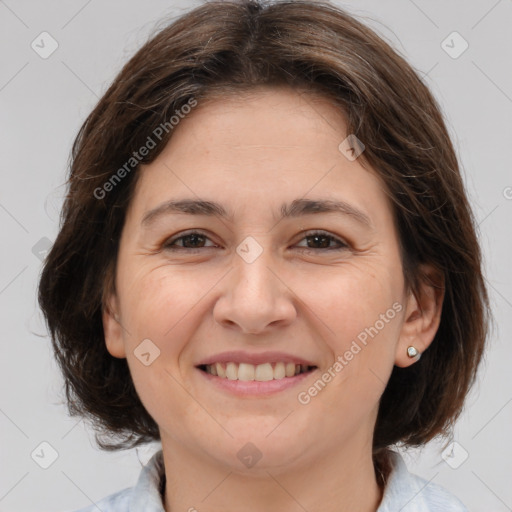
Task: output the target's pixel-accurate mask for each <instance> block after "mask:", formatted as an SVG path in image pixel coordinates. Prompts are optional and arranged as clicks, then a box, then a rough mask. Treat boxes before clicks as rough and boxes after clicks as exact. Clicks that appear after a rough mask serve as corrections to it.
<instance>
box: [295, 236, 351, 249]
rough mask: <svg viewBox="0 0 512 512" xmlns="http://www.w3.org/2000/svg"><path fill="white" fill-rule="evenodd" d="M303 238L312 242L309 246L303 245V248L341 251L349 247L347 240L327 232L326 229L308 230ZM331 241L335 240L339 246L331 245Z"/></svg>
mask: <svg viewBox="0 0 512 512" xmlns="http://www.w3.org/2000/svg"><path fill="white" fill-rule="evenodd" d="M302 240H307V241H308V242H311V243H312V245H313V246H312V245H309V244H308V246H307V247H303V249H306V250H307V249H312V250H313V251H318V250H320V251H321V250H324V251H333V250H334V251H339V250H343V249H348V247H349V246H348V244H346V243H345V242H343V241H342V240H340V239H339V238H337V237H335V236H333V235H330V234H329V233H327V232H325V231H313V232H308V233H307V234H306V235H305V236H304V238H303V239H302ZM308 242H306V243H308ZM331 242H335V243H336V244H338V246H337V247H336V246H335V247H329V244H330V243H331ZM314 245H319V246H320V247H314Z"/></svg>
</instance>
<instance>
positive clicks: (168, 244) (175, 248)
mask: <svg viewBox="0 0 512 512" xmlns="http://www.w3.org/2000/svg"><path fill="white" fill-rule="evenodd" d="M193 235H199V236H202V237H205V238H206V239H209V237H208V236H207V235H206V234H204V233H202V232H200V231H190V232H188V233H185V234H182V235H180V236H179V237H176V238H172V239H170V240H168V241H166V242H165V243H164V246H163V248H164V249H166V250H168V251H187V252H189V253H193V254H194V253H197V252H199V251H201V249H211V248H213V247H198V248H189V247H180V246H173V245H172V244H174V243H175V242H176V241H178V240H183V239H185V238H188V237H190V236H193ZM314 236H323V237H325V238H328V239H329V242H332V241H333V242H336V243H338V244H339V247H324V248H319V249H315V248H312V247H302V248H300V249H299V250H301V251H302V252H306V251H342V250H346V249H348V248H349V245H348V244H347V243H345V242H344V241H343V240H341V239H339V238H338V237H335V236H333V235H331V234H329V233H328V232H326V231H321V230H313V231H307V232H306V234H305V235H304V236H303V238H302V239H301V240H300V241H302V240H304V239H306V238H310V237H314Z"/></svg>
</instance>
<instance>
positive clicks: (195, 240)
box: [164, 231, 215, 252]
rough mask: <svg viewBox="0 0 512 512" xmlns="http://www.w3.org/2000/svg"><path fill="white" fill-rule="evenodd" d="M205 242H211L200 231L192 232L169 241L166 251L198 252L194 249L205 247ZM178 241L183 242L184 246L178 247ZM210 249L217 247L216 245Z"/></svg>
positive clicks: (166, 244)
mask: <svg viewBox="0 0 512 512" xmlns="http://www.w3.org/2000/svg"><path fill="white" fill-rule="evenodd" d="M205 240H209V238H208V237H207V236H206V235H205V234H203V233H201V232H199V231H191V232H189V233H186V234H184V235H181V236H179V237H176V238H174V239H171V240H168V241H167V242H165V244H164V249H168V250H171V251H173V250H181V249H183V250H189V252H197V251H194V249H199V248H201V247H203V246H202V245H201V244H203V243H204V242H205ZM178 241H182V243H183V245H176V242H178ZM210 247H215V245H214V246H210Z"/></svg>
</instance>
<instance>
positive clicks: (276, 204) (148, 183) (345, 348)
mask: <svg viewBox="0 0 512 512" xmlns="http://www.w3.org/2000/svg"><path fill="white" fill-rule="evenodd" d="M173 131H174V133H173V136H172V139H171V141H170V143H169V144H168V145H167V147H166V148H165V150H164V151H163V152H162V153H161V154H160V155H159V156H158V158H157V159H156V160H155V161H153V162H152V163H151V164H150V165H147V166H144V167H143V168H142V170H141V173H142V174H141V176H140V181H139V182H138V183H137V187H136V191H135V195H134V197H133V199H132V202H131V205H130V208H129V211H128V213H127V217H126V221H125V225H124V229H123V232H122V236H121V241H120V250H119V256H118V265H117V274H116V295H115V296H112V297H111V308H112V311H114V312H115V313H116V315H117V316H118V319H119V323H118V322H117V321H115V320H114V319H113V316H111V314H110V313H109V312H105V313H104V326H105V333H106V341H107V346H108V349H109V351H110V353H111V354H112V355H114V356H116V357H126V358H127V361H128V364H129V368H130V371H131V375H132V378H133V380H134V383H135V386H136V389H137V392H138V394H139V396H140V398H141V400H142V402H143V404H144V406H145V407H146V409H147V410H148V412H149V413H150V414H151V416H152V417H153V418H154V419H155V421H156V422H157V423H158V425H159V428H160V433H161V437H162V443H163V446H164V450H165V449H166V447H168V448H169V449H170V450H171V449H172V450H173V451H174V453H178V452H179V453H183V454H185V453H186V454H187V456H188V457H189V458H191V459H192V458H194V457H196V458H197V459H198V460H200V459H202V460H203V461H205V462H210V463H214V464H222V465H225V466H227V467H229V468H231V469H234V468H235V469H236V470H237V471H242V470H247V471H249V470H250V469H249V468H250V467H251V466H252V464H254V463H255V462H256V461H257V465H256V468H262V469H265V468H267V469H268V468H274V469H278V468H280V467H282V468H285V467H290V466H293V465H295V466H297V467H299V466H301V465H307V464H311V463H313V461H318V460H325V457H329V456H332V455H335V454H336V453H339V454H340V455H341V454H345V455H346V454H348V453H352V452H353V453H356V452H360V451H361V450H370V449H371V442H372V435H373V429H374V425H375V420H376V414H377V408H378V402H379V398H380V396H381V394H382V392H383V390H384V388H385V384H386V382H387V380H388V378H389V376H390V373H391V371H392V368H393V365H394V364H398V365H399V366H406V365H408V364H411V361H409V360H408V358H407V355H406V350H407V346H408V345H409V344H410V341H411V336H410V331H408V330H407V329H408V328H409V327H410V326H409V323H411V325H412V323H413V321H414V315H412V313H413V310H414V308H415V304H416V303H415V300H414V298H413V297H412V296H408V295H406V294H405V291H404V280H403V275H402V267H401V262H400V255H399V246H398V238H397V233H396V231H395V228H394V224H393V218H392V212H391V206H390V202H389V200H388V198H387V196H386V194H385V192H384V189H383V185H382V184H381V182H380V181H379V179H378V178H377V177H376V176H375V175H374V174H373V173H372V172H369V171H368V170H366V169H365V168H363V167H362V165H361V163H360V161H361V158H356V159H354V154H353V153H350V152H348V153H344V152H343V148H344V147H345V146H344V145H342V147H341V149H340V144H341V143H342V142H343V141H344V140H345V139H346V137H347V136H348V135H349V134H348V133H346V131H345V122H344V119H343V117H342V114H341V113H340V112H338V111H337V110H336V109H335V108H334V107H333V106H332V105H331V104H330V103H328V102H327V101H325V100H323V99H321V98H315V97H312V96H309V95H308V96H301V95H300V94H299V93H296V92H293V91H291V90H288V89H271V88H262V89H258V90H255V91H253V92H252V93H251V95H250V96H248V95H245V96H243V97H240V98H229V99H221V100H218V101H215V102H212V103H209V104H204V105H201V104H199V105H198V106H197V107H196V108H195V109H194V110H193V111H192V112H191V113H190V114H189V115H188V116H187V117H186V118H185V119H183V120H181V121H180V123H179V125H178V126H176V127H175V128H174V129H173ZM362 142H363V143H364V141H362ZM356 154H357V153H356ZM349 157H350V158H349ZM170 201H173V202H180V203H181V202H185V201H186V202H187V205H185V206H184V204H185V203H182V206H183V208H181V209H177V208H176V209H173V208H172V207H171V204H170V203H169V202H170ZM200 201H205V202H207V204H206V205H201V204H199V202H200ZM313 201H314V202H318V203H319V204H316V203H313ZM323 202H330V203H326V204H327V206H328V205H329V204H330V205H333V204H334V202H339V205H341V206H340V208H339V209H331V210H330V211H323V210H327V208H324V207H322V206H321V204H322V203H323ZM196 203H197V204H196ZM315 204H316V205H315ZM166 205H167V206H166ZM194 205H195V206H194ZM221 212H222V214H221ZM315 233H316V234H315ZM112 315H113V314H112ZM409 316H411V319H410V322H409V321H408V317H409ZM120 326H122V328H121V327H120ZM408 326H409V327H408ZM216 363H219V365H217V364H216ZM300 364H302V365H306V366H303V367H301V366H299V367H298V368H299V369H300V370H301V373H300V374H298V375H295V372H296V369H297V366H296V365H300ZM203 365H208V366H203ZM213 368H215V369H213ZM205 370H206V371H205ZM303 370H304V371H303ZM208 371H210V372H213V374H212V373H208ZM226 372H227V375H228V376H227V377H224V376H222V374H223V373H226ZM215 373H217V375H215ZM291 375H294V376H291ZM254 379H256V380H254ZM249 443H250V444H249ZM258 459H259V460H258ZM253 471H254V469H253Z"/></svg>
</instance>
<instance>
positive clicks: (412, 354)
mask: <svg viewBox="0 0 512 512" xmlns="http://www.w3.org/2000/svg"><path fill="white" fill-rule="evenodd" d="M407 355H408V356H409V357H410V358H411V359H412V358H414V357H416V356H419V355H420V353H419V352H418V351H417V350H416V348H415V347H407Z"/></svg>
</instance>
